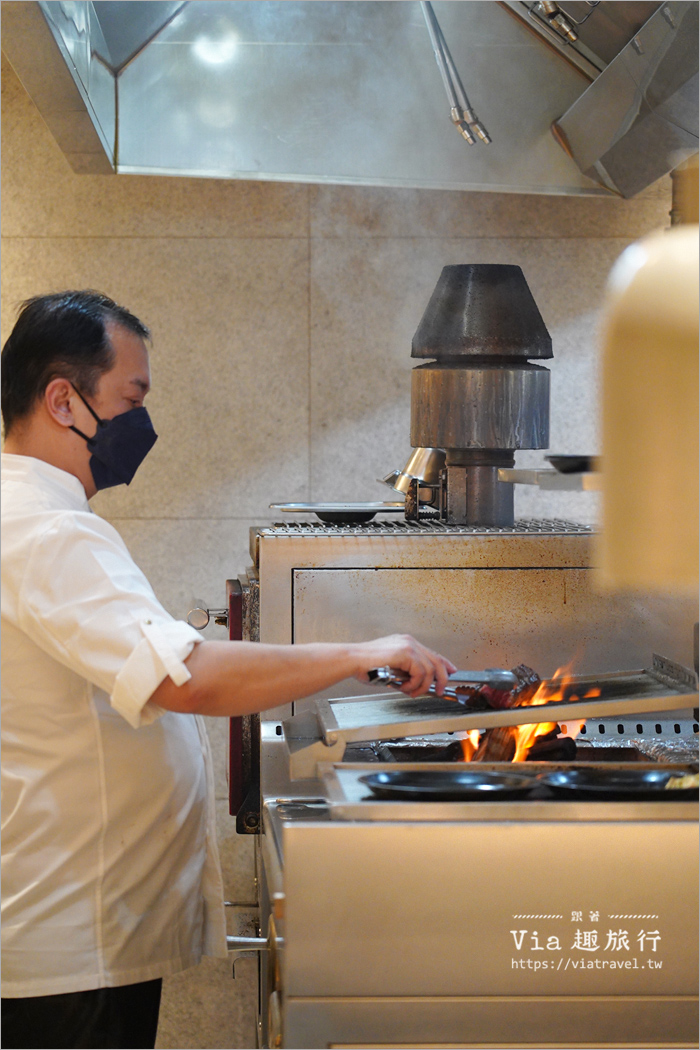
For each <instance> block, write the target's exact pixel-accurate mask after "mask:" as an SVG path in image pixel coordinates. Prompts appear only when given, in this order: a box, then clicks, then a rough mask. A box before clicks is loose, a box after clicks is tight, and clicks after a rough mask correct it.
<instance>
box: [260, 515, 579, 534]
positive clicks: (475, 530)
mask: <svg viewBox="0 0 700 1050" xmlns="http://www.w3.org/2000/svg"><path fill="white" fill-rule="evenodd" d="M259 534H260V535H262V536H265V537H268V536H377V537H380V536H416V535H418V534H420V535H423V536H446V535H450V536H455V535H456V536H460V535H464V536H489V535H494V536H513V535H518V536H523V535H527V536H536V535H546V536H581V535H585V536H590V535H592V534H593V529H592V528H591V527H590V526H589V525H579V524H577V523H576V522H573V521H564V520H561V519H559V518H553V519H552V518H548V519H546V520H545V519H540V518H525V519H523V520H522V521H516V522H515V523H514V524H513V525H508V526H504V527H500V526H497V525H450V524H448V523H446V522H442V521H438V520H437V519H435V520H432V521H431V520H429V519H428V520H424V521H404V520H403V519H401V520H400V521H370V522H367V523H365V524H362V525H350V524H347V525H328V524H324V523H323V522H314V521H290V522H286V521H285V522H275V523H274V524H272V525H268V526H265V527H264V528H262V529H260V530H259Z"/></svg>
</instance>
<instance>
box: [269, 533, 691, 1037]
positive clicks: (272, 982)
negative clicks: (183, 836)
mask: <svg viewBox="0 0 700 1050" xmlns="http://www.w3.org/2000/svg"><path fill="white" fill-rule="evenodd" d="M592 539H593V530H592V529H591V528H590V527H588V526H586V525H581V524H577V523H574V522H569V521H564V520H560V519H555V520H553V521H552V520H546V521H545V520H539V519H531V520H524V521H519V522H516V523H515V524H514V525H512V526H506V527H503V526H494V525H464V524H445V523H443V522H440V521H436V520H420V521H405V520H403V519H401V520H396V521H386V520H381V521H373V522H370V523H367V524H354V525H349V524H348V525H346V524H342V525H341V524H322V523H320V522H318V523H317V522H312V521H305V522H302V521H291V522H283V523H275V524H273V525H270V526H268V527H264V528H260V529H255V530H253V531H252V535H251V554H252V556H253V559H254V562H255V573H254V574H252V577H251V579H252V580H254V581H255V586H254V587H252V586H251V595H252V594H253V593H255V595H256V597H257V598H258V599H259V608H256V617H257V618H256V623H257V624H258V625H259V628H258V629H259V634H258V635H257V637H258V638H259V640H260V641H263V642H287V641H295V642H311V641H320V642H322V641H338V640H341V639H356V640H359V639H361V638H366V637H369V636H370V635H372V634H380V633H385V634H386V633H389V632H391V631H402V630H409V631H411V633H413V634H415V635H416V637H419V638H420V639H421V640H423V641H425V642H426V643H427V644H431V645H433V646H434V647H435V648H438V649H440V650H441V651H443V652H446V655H448V656H450V658H451V659H454V661H455V662H456V663H457V664H458V666H461V667H468V668H472V669H474V668H479V667H481V668H483V667H494V666H498V667H511V666H514V664H515V663H518V662H519V661H523V662H525V663H527V664H529V665H530V666H531V667H534V668H537V670H538V671H539V673H541V674H542V675H543V676H545V675H552V674H554V670H555V668H556V667H557V666H558V665H559V664H561V663H564V662H566V661H567V660H568V659H573V660H574V661H575V669H576V671H578V672H580V673H582V674H596V675H597V674H598V673H599V672H606V671H607V672H611V673H612V675H613V677H614V675H615V674H616V673H622V672H623V669H624V668H640V667H647V666H648V665H649V663H650V657H651V654H652V652H653V651H654V650H656V651H657V652H658V651H661V652H663V653H665V654H667V655H668V656H670V657H671V659H673V660H675V661H677V662H679V663H682V664H685V665H687V664H688V663H689V662H690V656H689V652H688V650H689V649H690V640H691V626H690V625H691V624H692V622H693V620H694V617H695V615H696V614H695V607H694V603H690V602H689V603H687V604H685V605H684V604H683V603H682V602H677V603H674V604H673V605H671V604H669V603H668V602H666V601H664V600H660V601H659V602H657V603H655V602H654V601H651V600H649V601H646V602H642V601H641V600H640V599H639V598H638V596H637V597H634V598H629V599H628V598H627V597H626V596H620V595H616V596H610V595H601V594H599V593H598V592H597V590H596V588H595V586H592V584H591V576H592V574H591V572H590V568H589V566H590V563H591V547H592ZM251 622H252V621H251ZM686 639H687V642H688V644H687V645H686V644H685V640H686ZM670 669H671V665H666V664H664V663H663V661H661V662H659V661H658V659H656V658H655V659H654V662H653V668H652V669H651V677H652V678H654V679H658V681H659V686H660V689H659V692H660V693H663V686H664V679H665V677H666V673H667V671H670ZM624 673H625V674H629V673H628V672H624ZM675 674H676V676H677V674H678V669H677V668H676V669H675ZM632 677H634V674H633V673H632ZM681 685H682V688H681V689H680V693H682V694H683V698H684V702H685V704H686V710H685V711H683V712H681V711H674V710H670V709H669V710H666V711H663V712H662V711H659V710H651V709H650V708H649V706H648V705H647V707H646V709H645V710H644V712H643V713H642V712H641V711H640V710H639V709H638V708H635V709H634V710H632V709H631V708H630V707H629V706H627V707H625V708H624V710H625V713H624V714H619V715H615V716H612V717H609V718H604V717H602V711H601V714H598V712H597V711H596V715H595V717H593V716H591V717H590V718H588V720H587V721H586V723H585V726H584V729H585V731H584V732H582V733H581V734H580V735H579V737H578V738H577V744H580V746H581V748H582V749H585V751H586V752H589V754H587V755H586V758H585V762H587V763H588V764H589V765H596V763H598V762H601V759H598V758H595V759H592V758H591V755H590V753H591V752H593V753H595V751H596V749H598V754H600V753H601V752H602V751H606V752H607V758H608V759H611V760H612V762H611V763H608V765H609V764H612V765H614V764H615V763H616V762H624V761H626V760H627V761H633V762H635V764H636V765H637V767H638V768H643V767H644V764H645V763H651V764H652V765H653V764H654V763H657V762H662V763H667V764H674V763H675V764H681V765H683V764H686V763H688V762H689V761H692V760H693V759H697V740H698V732H697V730H698V724H697V720H696V719H695V718H694V712H693V711H692V710H688V709H687V705H688V704H689V703H694V702H695V701H693V700H690V699H689V698H688V695H687V694H689V693H695V683H694V679H693V678H692V675H690V676H689V677H688V680H687V682H686V681H685V680H684V681H683V682H682V683H681ZM351 689H352V691H353V693H360V692H363V689H362V687H361V686H359V685H357V684H353V686H352V687H351ZM370 689H371V687H367V688H366V689H365V690H364V692H365V694H366V693H367V692H368V691H370ZM654 689H656V685H654ZM371 692H372V694H373V696H374V697H375V700H370V699H369V698H368V697H367V696H366V695H364V696H362V697H359V696H358V697H356V698H355V699H354V700H353V703H352V704H351V703H350V701H349V700H348V683H345V684H344V686H339V687H337V689H335V690H328V691H327V692H326V693H325V694H324V696H323V697H319V698H317V699H316V700H307V701H302V702H299V703H298V704H296V705H294V712H292V710H291V709H290V706H289V705H288V706H287V707H286V708H278V709H276V710H275V711H272V712H268V716H267V718H266V719H265V720H263V722H262V724H261V727H260V733H261V749H260V755H261V767H260V775H261V781H260V787H261V796H262V813H261V818H260V819H261V824H262V826H263V828H264V834H262V835H261V836H260V837H259V839H258V850H259V853H258V858H259V863H258V876H259V880H260V882H259V885H260V893H261V915H262V933H263V935H264V936H266V937H267V943H268V945H269V955H270V957H273V958H275V959H277V960H278V962H277V963H276V965H275V966H272V967H268V968H267V970H265V969H263V970H262V971H261V978H262V979H261V988H262V1002H263V1004H264V1005H265V1004H267V1009H266V1010H265V1009H264V1010H263V1017H262V1018H261V1021H262V1031H263V1045H268V1046H275V1045H283V1046H288V1047H327V1046H329V1045H354V1046H367V1047H369V1046H378V1045H435V1046H455V1045H458V1046H477V1045H500V1046H511V1047H516V1046H518V1047H522V1046H533V1047H534V1046H542V1045H546V1044H548V1045H557V1046H561V1045H569V1046H602V1045H615V1046H634V1045H645V1040H646V1043H647V1044H648V1043H649V1041H650V1040H653V1041H654V1045H659V1046H660V1045H691V1043H690V1042H689V1039H690V1036H689V1034H688V1033H691V1032H694V1029H695V1025H696V1020H695V1011H696V999H695V976H694V974H693V972H692V971H693V966H694V957H693V950H694V947H693V942H694V934H693V933H692V932H691V925H692V922H693V919H692V918H691V916H692V914H693V910H694V907H695V902H696V897H697V892H696V884H695V875H694V873H693V865H694V864H695V856H696V853H697V839H696V831H695V828H694V825H693V820H694V819H695V815H696V810H697V807H696V805H694V804H693V803H692V802H690V803H689V802H680V801H676V800H675V799H673V800H670V801H668V802H664V803H656V802H649V803H646V804H645V803H641V802H640V803H637V802H635V803H627V802H615V801H610V802H585V801H567V800H552V799H550V800H549V801H543V802H538V801H537V800H532V801H527V802H513V803H512V804H508V803H499V802H489V803H470V802H465V803H454V802H450V803H432V802H417V803H415V804H413V803H409V802H398V801H380V800H377V799H373V798H368V797H367V789H366V787H365V785H364V783H362V782H361V781H360V779H359V778H360V777H361V776H363V775H364V774H366V773H368V772H370V771H372V770H375V771H376V770H377V769H378V768H379V769H381V768H382V766H383V767H384V769H391V768H393V769H397V768H399V767H397V765H396V763H398V762H400V763H401V767H400V768H402V769H407V768H411V764H415V765H416V766H417V767H420V765H421V763H423V762H424V757H422V756H420V747H415V746H414V747H413V751H412V752H410V745H416V744H420V739H418V738H416V737H412V736H411V737H407V738H406V739H405V740H402V741H399V742H398V745H399V746H398V747H397V746H395V745H396V742H393V741H389V742H388V744H387V746H384V744H381V743H378V744H374V745H372V744H370V745H368V746H363V745H361V744H350V745H349V746H348V751H347V754H345V756H344V759H340V760H339V756H338V755H336V753H335V752H334V751H333V748H334V747H336V746H337V745H336V744H333V743H331V745H330V746H327V745H326V744H325V743H320V742H319V744H318V747H319V748H320V749H321V754H320V756H318V757H319V761H318V762H317V761H316V760H314V763H312V764H311V765H309V766H308V768H306V767H305V768H304V769H302V768H301V765H300V762H301V760H300V759H299V758H298V757H294V756H298V755H302V754H307V753H308V754H310V750H309V749H308V748H307V745H306V743H305V738H304V733H303V731H302V732H301V733H300V734H299V738H298V741H293V740H292V739H291V734H290V737H289V739H287V737H286V736H285V726H286V725H287V724H288V722H287V720H288V719H290V716H292V715H294V721H295V723H296V725H298V726H299V727H301V729H302V730H303V728H304V725H306V724H307V721H306V720H308V725H309V727H310V729H311V732H312V734H313V733H317V732H318V726H319V725H320V722H319V719H318V715H317V713H316V712H318V711H319V710H322V711H327V710H328V709H330V710H340V711H345V710H346V708H348V709H350V708H351V707H352V706H353V705H354V703H359V709H362V710H366V709H367V708H368V707H370V708H371V707H372V705H373V704H375V703H380V702H381V701H380V700H379V697H378V695H377V690H376V689H372V690H371ZM656 696H657V693H656V692H654V697H656ZM317 700H318V701H320V704H321V706H320V708H319V707H318V706H317ZM679 702H680V700H679ZM385 703H386V702H385ZM338 705H340V707H338ZM418 706H419V705H412V706H411V711H412V713H415V711H417V710H418ZM642 706H643V705H642ZM359 709H358V710H359ZM453 710H454V708H453ZM533 710H534V709H533ZM351 714H354V712H352V711H350V710H348V715H349V716H350V715H351ZM480 720H481V721H483V720H484V719H483V717H481V718H480ZM369 721H372V719H371V718H369ZM362 725H363V726H366V725H367V720H364V721H363V722H362ZM329 726H330V722H329ZM314 727H315V728H314ZM392 731H393V729H392ZM397 731H398V730H397ZM331 735H332V726H330V729H329V739H330V736H331ZM361 735H363V734H362V733H360V736H361ZM364 735H365V736H366V735H367V734H366V733H365V734H364ZM371 735H372V733H370V734H369V736H371ZM458 736H459V733H458V732H457V733H453V732H452V731H451V730H450V732H449V733H447V734H443V736H442V737H440V739H439V740H437V743H438V744H439V743H442V744H443V745H449V744H450V743H451V742H453V741H455V740H457V738H458ZM435 744H436V738H435V737H432V738H430V739H426V741H425V747H426V750H427V749H429V748H430V747H432V748H434V747H435ZM404 745H406V746H405V747H404ZM402 748H403V750H402ZM610 748H616V749H619V752H623V751H624V750H625V749H627V751H628V755H627V756H625V755H624V754H620V753H619V752H617V753H616V752H611V751H610V750H609V749H610ZM338 750H341V749H340V748H338ZM292 761H294V763H295V764H296V766H295V776H300V777H301V779H291V777H290V772H291V766H292ZM431 761H432V762H433V763H434V762H435V758H433V759H432V760H431ZM319 762H320V764H319ZM442 762H444V759H442V758H440V759H439V760H438V765H439V764H440V763H442ZM582 764H583V763H582ZM601 764H602V762H601ZM521 765H522V766H528V767H530V768H529V772H530V774H532V775H534V773H536V772H537V768H539V766H537V762H534V763H533V762H529V763H521ZM544 765H545V764H544V763H540V766H542V768H544ZM312 766H313V768H312ZM536 766H537V768H534V767H536ZM433 768H436V767H435V766H433ZM314 772H315V773H316V775H314ZM573 909H582V910H583V911H582V914H583V913H585V915H586V916H588V914H589V912H590V911H593V910H594V909H600V914H601V922H606V923H608V925H610V924H612V923H613V922H615V923H616V925H615V926H614V930H616V931H617V930H618V929H620V928H625V929H626V928H627V927H626V926H625V924H624V923H623V922H622V920H619V921H618V918H615V919H613V918H612V916H627V915H630V916H631V915H642V914H643V915H651V914H652V913H653V914H654V916H658V919H655V920H654V924H652V925H651V926H649V927H648V930H649V931H652V932H653V931H654V930H656V929H657V925H658V931H659V933H660V935H661V937H662V938H663V940H662V941H661V944H662V945H663V947H664V961H663V967H662V968H661V969H660V970H658V971H657V970H652V969H651V968H648V967H647V968H645V967H646V963H645V962H644V960H643V959H641V956H640V959H641V962H640V968H639V969H636V965H637V964H636V962H635V963H634V964H633V963H632V962H631V963H630V965H631V966H632V965H633V966H634V967H635V968H634V969H630V970H622V971H620V970H615V975H616V976H615V978H614V980H612V979H611V977H610V975H609V974H608V972H607V971H603V972H601V973H598V971H596V970H580V971H579V970H576V971H575V974H576V976H575V978H571V977H570V974H569V973H568V971H567V972H566V976H562V974H563V973H564V972H565V971H564V966H568V963H567V962H566V960H563V965H562V972H561V973H560V972H559V971H558V970H554V969H553V968H552V965H551V964H550V967H549V969H546V970H545V969H543V970H541V971H538V972H537V973H535V972H534V971H530V970H527V969H522V967H521V962H522V959H525V960H526V961H527V958H529V957H530V953H529V948H528V945H531V944H532V943H533V942H532V941H531V940H528V938H529V937H530V933H531V932H532V931H530V927H529V926H528V922H525V921H521V918H522V914H527V915H533V916H534V915H537V916H541V917H542V916H550V918H548V919H547V920H546V923H545V925H543V922H544V919H538V923H537V924H536V925H533V930H539V934H540V935H542V936H546V937H548V938H549V937H550V935H551V936H555V937H557V938H560V939H561V943H562V945H566V952H567V953H569V944H570V943H571V941H572V940H573V924H571V929H569V924H570V917H571V914H572V910H573ZM554 913H557V915H558V918H552V915H553V914H554ZM608 916H610V918H609V919H608ZM621 923H622V927H621ZM608 925H605V926H604V927H603V926H601V927H600V931H599V932H600V936H601V937H602V938H603V944H602V946H601V950H600V951H599V952H598V953H597V954H598V955H603V953H604V948H605V940H604V938H605V937H606V936H607V930H608ZM513 929H515V930H516V933H517V936H518V937H519V938H521V937H525V942H524V943H525V949H524V950H523V951H521V952H519V953H518V952H517V951H516V950H515V948H514V946H513V935H512V932H511V931H512V930H513ZM526 929H527V931H528V932H527V934H523V933H522V932H521V931H522V930H526ZM610 929H613V926H612V925H610ZM641 929H642V926H641V925H640V926H635V927H634V928H632V927H631V926H630V928H629V930H628V932H629V935H630V938H632V941H631V943H632V944H636V941H635V940H634V938H636V937H638V935H639V932H640V930H641ZM644 929H647V927H644ZM542 943H544V942H542ZM571 954H572V955H575V954H576V953H575V952H572V953H571ZM580 954H581V958H583V959H584V960H585V959H586V958H587V956H586V953H580ZM608 955H610V951H608ZM567 957H568V956H567ZM531 958H532V959H538V958H541V956H538V955H537V954H536V953H535V952H534V950H533V953H532V954H531ZM562 958H563V957H562ZM518 960H520V962H519V961H518ZM574 961H575V960H574ZM522 965H525V964H524V963H523V964H522ZM516 966H517V967H518V968H515V967H516ZM467 1033H468V1034H467ZM693 1038H694V1036H693Z"/></svg>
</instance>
